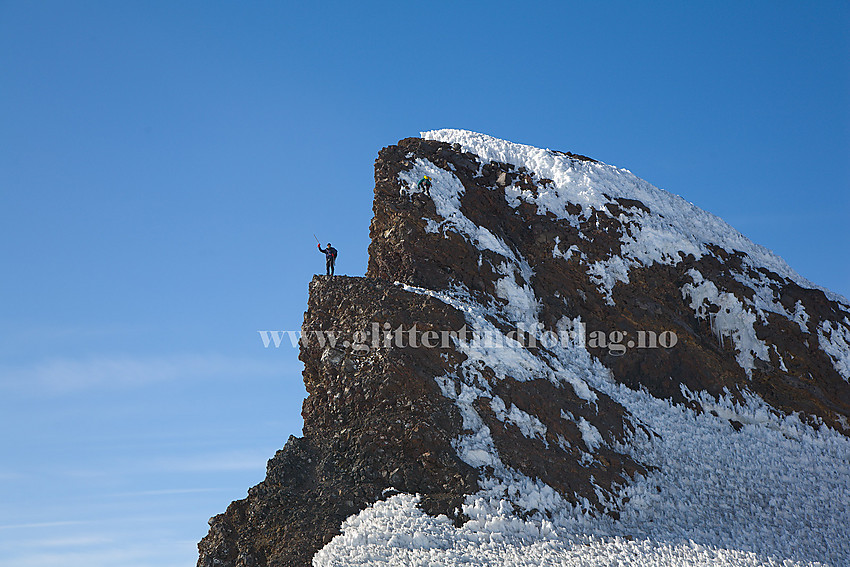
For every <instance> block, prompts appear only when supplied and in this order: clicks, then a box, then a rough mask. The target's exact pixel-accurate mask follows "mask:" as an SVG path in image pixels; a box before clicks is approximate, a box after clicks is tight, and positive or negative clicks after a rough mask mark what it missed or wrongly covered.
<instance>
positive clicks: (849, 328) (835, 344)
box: [818, 318, 850, 381]
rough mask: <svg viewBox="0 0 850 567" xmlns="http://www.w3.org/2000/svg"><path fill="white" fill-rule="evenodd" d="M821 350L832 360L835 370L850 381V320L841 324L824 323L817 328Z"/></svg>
mask: <svg viewBox="0 0 850 567" xmlns="http://www.w3.org/2000/svg"><path fill="white" fill-rule="evenodd" d="M818 338H819V339H820V346H821V348H822V349H823V350H824V351H825V352H826V353H827V354H828V355H829V356H830V358H832V364H833V365H834V366H835V370H836V371H838V373H839V374H841V376H842V377H843V378H844V379H845V380H848V381H850V320H848V319H846V318H845V319H844V322H843V323H834V324H833V323H830V322H828V321H824V322H823V323H821V326H820V327H819V328H818Z"/></svg>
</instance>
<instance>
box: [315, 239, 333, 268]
mask: <svg viewBox="0 0 850 567" xmlns="http://www.w3.org/2000/svg"><path fill="white" fill-rule="evenodd" d="M316 246H318V247H319V252H322V253H323V254H324V255H325V264H326V268H327V270H328V275H329V276H332V275H334V262H336V248H334V247H333V246H331V243H330V242H328V247H327V248H325V249H322V245H321V244H316Z"/></svg>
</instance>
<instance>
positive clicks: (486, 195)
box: [198, 130, 850, 567]
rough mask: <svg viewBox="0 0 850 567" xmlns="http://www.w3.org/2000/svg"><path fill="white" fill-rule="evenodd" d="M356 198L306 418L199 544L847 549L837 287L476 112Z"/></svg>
mask: <svg viewBox="0 0 850 567" xmlns="http://www.w3.org/2000/svg"><path fill="white" fill-rule="evenodd" d="M425 175H427V176H429V177H430V178H431V179H432V187H431V189H430V192H429V193H427V194H426V193H425V192H423V191H422V190H421V189H420V188H418V187H417V184H418V182H419V180H420V179H422V178H423V176H425ZM373 210H374V218H373V219H372V224H371V229H370V232H371V240H372V241H371V245H370V247H369V267H368V270H367V274H366V277H344V276H338V277H333V278H327V277H324V276H316V277H315V278H314V279H313V281H312V282H311V284H310V298H309V303H308V306H307V311H306V313H305V316H304V324H303V327H302V333H303V336H302V346H301V352H300V359H301V360H302V361H303V363H304V382H305V384H306V387H307V391H308V397H307V399H306V400H305V401H304V406H303V411H302V415H303V418H304V434H303V437H301V438H295V437H291V438H290V439H289V441H288V442H287V443H286V445H285V447H284V448H283V449H282V450H280V451H278V452H277V454H276V455H275V456H274V457H273V458H272V459H271V460H270V461H269V463H268V467H267V475H266V479H265V480H264V481H263V482H261V483H260V484H259V485H257V486H255V487H253V488H251V489H250V490H249V492H248V497H247V498H245V499H244V500H239V501H236V502H233V503H232V504H231V505H230V506H229V507H228V509H227V511H226V512H225V513H223V514H221V515H218V516H216V517H214V518H212V519H211V520H210V531H209V534H208V535H207V536H206V537H205V538H204V539H203V540H202V541H201V543H200V544H199V550H200V558H199V560H198V565H199V566H200V567H212V566H234V567H235V566H239V567H242V566H246V567H247V566H289V565H310V564H311V562H313V563H314V564H316V565H346V564H363V563H367V562H368V561H366V559H368V558H375V557H380V558H383V559H382V560H384V559H386V560H387V561H390V562H392V561H393V560H395V561H398V562H399V563H402V564H416V565H418V564H420V563H417V561H418V559H417V558H419V557H426V555H427V557H429V558H431V559H428V560H429V561H430V560H432V559H433V558H435V557H436V558H437V559H434V561H435V563H436V564H453V563H452V561H453V560H454V559H452V558H460V559H458V561H461V559H463V558H464V557H466V558H469V557H472V556H474V554H475V553H478V552H479V551H480V550H481V549H484V548H485V547H486V546H483V544H481V543H480V541H482V540H481V537H483V536H481V534H487V538H489V539H486V541H487V542H490V543H492V542H493V541H495V540H494V538H496V539H498V541H499V542H501V543H500V544H499V545H500V546H501V547H500V548H499V549H502V548H504V549H508V548H510V549H514V548H516V549H525V550H526V551H527V553H526V555H527V556H528V557H532V555H533V549H536V548H533V546H535V545H537V544H538V543H537V542H539V541H543V540H545V541H548V542H550V543H551V544H552V546H554V547H552V546H550V548H549V551H548V552H547V553H549V555H548V557H554V556H557V553H561V551H558V549H561V547H563V549H567V547H564V546H568V543H565V542H574V538H576V537H579V536H580V537H585V538H586V537H598V538H608V539H607V540H604V541H617V542H619V543H618V544H617V545H632V544H630V543H623V542H632V541H644V542H651V545H652V546H654V547H652V549H660V548H661V547H659V546H662V547H663V546H666V547H664V549H665V550H667V549H668V548H669V549H674V548H676V546H678V545H679V544H680V543H681V542H690V543H691V544H694V545H697V544H698V545H702V546H705V548H706V549H709V550H713V551H710V553H714V554H715V555H713V556H712V557H714V558H715V559H716V558H717V557H720V556H721V555H722V554H723V553H732V554H745V555H746V557H749V558H755V559H754V561H756V562H755V563H753V564H760V563H758V561H762V560H764V561H768V560H773V559H781V560H789V561H799V562H802V563H804V564H807V563H806V562H810V561H820V562H823V563H826V564H836V565H838V564H842V563H846V562H848V561H850V532H848V528H847V527H846V525H845V524H846V517H850V441H848V436H850V421H848V418H850V382H848V380H850V303H848V301H847V300H846V299H845V298H843V297H841V296H839V295H837V294H834V293H831V292H830V291H828V290H825V289H822V288H819V287H818V286H816V285H814V284H812V283H810V282H808V281H806V280H805V279H804V278H802V277H800V276H799V275H798V274H797V273H796V272H794V271H793V270H792V269H791V268H790V267H788V266H787V264H786V263H785V262H784V261H782V260H781V259H780V258H778V257H777V256H775V255H774V254H772V253H771V252H770V251H768V250H766V249H765V248H763V247H761V246H758V245H756V244H754V243H752V242H751V241H749V240H748V239H746V238H745V237H744V236H742V235H741V234H740V233H738V232H737V231H735V230H734V229H733V228H732V227H730V226H729V225H727V224H726V223H725V222H723V221H722V220H720V219H718V218H717V217H715V216H713V215H711V214H709V213H707V212H705V211H702V210H700V209H698V208H697V207H695V206H693V205H692V204H690V203H688V202H686V201H684V200H683V199H681V198H679V197H677V196H675V195H672V194H670V193H667V192H665V191H662V190H660V189H658V188H656V187H653V186H652V185H650V184H649V183H647V182H645V181H643V180H641V179H639V178H637V177H635V176H634V175H633V174H631V173H630V172H628V171H626V170H622V169H618V168H615V167H612V166H608V165H605V164H602V163H599V162H597V161H595V160H593V159H591V158H588V157H585V156H581V155H577V154H572V153H569V152H566V153H565V152H558V151H552V150H544V149H538V148H532V147H529V146H523V145H519V144H512V143H510V142H506V141H503V140H497V139H494V138H491V137H488V136H484V135H481V134H474V133H471V132H465V131H459V130H441V131H434V132H428V133H424V134H423V135H422V137H421V138H408V139H405V140H401V141H400V142H399V143H398V144H397V145H393V146H389V147H386V148H384V149H383V150H381V152H380V153H379V155H378V159H377V160H376V162H375V196H374V207H373ZM824 487H826V488H824ZM408 504H409V505H408ZM442 516H444V517H442ZM841 518H844V520H841ZM401 519H405V521H404V522H402V521H401ZM370 522H371V523H370ZM382 522H383V523H382ZM414 524H416V525H419V524H422V525H427V526H431V527H430V528H428V530H431V531H427V530H426V529H425V528H416V530H414V529H413V528H410V527H409V526H412V525H414ZM366 526H368V529H367V527H366ZM381 526H383V528H382V527H381ZM388 526H389V527H388ZM404 526H408V527H404ZM384 528H386V529H385V530H384V531H385V532H386V534H388V535H387V536H386V539H384V540H382V539H381V537H382V536H381V535H380V534H382V533H384V532H383V531H382V530H383V529H384ZM358 530H359V531H358ZM405 530H408V531H410V534H408V535H405V533H406V532H405ZM411 530H413V531H411ZM417 530H418V531H417ZM426 533H429V534H432V535H427V536H426V535H423V534H426ZM340 534H342V535H340ZM416 534H419V535H416ZM434 534H442V535H434ZM457 534H460V535H457ZM470 534H474V537H473V535H470ZM496 534H498V535H496ZM337 536H339V537H337ZM506 537H507V538H508V539H509V540H510V541H507V540H505V539H504V538H506ZM405 538H406V539H405ZM464 538H465V539H464ZM470 538H472V539H470ZM510 538H514V539H512V540H511V539H510ZM570 538H573V539H570ZM611 538H613V539H611ZM622 538H625V539H622ZM473 540H474V541H475V542H478V543H475V544H474V545H472V547H469V546H468V542H469V541H473ZM459 541H463V542H466V543H464V545H466V546H467V547H463V549H461V548H460V547H458V546H459V545H460V544H458V543H457V542H459ZM594 541H595V540H594ZM600 541H602V540H600ZM552 542H554V543H552ZM556 544H557V545H556ZM569 545H572V544H569ZM585 545H590V544H587V542H585ZM606 545H607V544H606ZM476 546H477V547H476ZM510 546H514V547H513V548H511V547H510ZM523 546H525V547H523ZM528 546H532V547H528ZM557 546H561V547H557ZM671 546H672V547H671ZM532 548H533V549H532ZM556 548H557V549H556ZM470 549H477V550H479V551H470ZM487 549H489V548H487ZM689 549H690V548H689ZM426 552H427V553H426ZM489 552H490V551H487V553H489ZM481 553H484V552H483V551H481ZM493 553H496V552H495V551H494V552H493ZM499 553H501V552H499ZM505 553H507V552H505ZM563 553H567V551H564V552H563ZM570 553H572V551H570ZM664 553H667V551H665V552H664ZM707 553H708V552H707ZM435 554H436V555H435ZM441 554H442V555H441ZM453 554H454V555H453ZM464 554H466V555H464ZM470 554H473V555H470ZM553 554H554V555H553ZM717 554H721V555H717ZM747 554H749V555H747ZM522 555H523V554H519V555H518V556H522ZM482 557H483V556H482ZM559 557H560V556H559ZM564 557H566V555H564ZM723 557H725V556H723ZM735 557H737V555H736V556H735ZM364 558H366V559H364ZM765 558H766V559H765ZM422 561H423V562H422V563H421V564H423V565H427V564H428V563H427V562H425V559H423V560H422ZM487 561H490V562H491V563H492V562H493V561H496V560H492V559H488V560H487ZM564 561H565V562H564V563H563V564H565V565H567V564H571V563H567V562H566V560H564ZM458 564H460V563H458ZM514 564H519V563H514ZM535 564H540V562H539V561H538V562H537V563H535ZM555 564H558V563H555Z"/></svg>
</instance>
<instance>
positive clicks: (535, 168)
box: [417, 129, 850, 305]
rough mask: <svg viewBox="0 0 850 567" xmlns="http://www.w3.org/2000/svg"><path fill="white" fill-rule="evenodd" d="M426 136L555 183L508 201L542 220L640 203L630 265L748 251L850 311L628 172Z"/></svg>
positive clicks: (461, 133)
mask: <svg viewBox="0 0 850 567" xmlns="http://www.w3.org/2000/svg"><path fill="white" fill-rule="evenodd" d="M421 136H422V137H423V138H425V139H429V140H439V141H442V142H447V143H449V144H459V145H460V146H461V148H463V149H464V150H465V151H469V152H472V153H474V154H476V155H478V156H479V157H480V158H482V159H483V160H488V161H499V162H503V163H509V164H512V165H515V166H517V167H524V168H526V169H528V170H529V171H532V172H534V173H535V174H536V175H537V176H538V177H539V178H544V179H549V180H552V183H551V184H549V185H547V186H546V187H547V188H548V189H547V190H543V191H539V192H538V193H537V195H534V194H532V193H531V192H521V191H517V190H514V191H513V192H512V194H511V195H509V197H510V201H511V202H514V203H517V202H518V200H519V199H522V200H524V201H526V202H529V203H532V204H535V205H537V207H538V213H539V214H545V212H551V213H553V214H554V215H555V216H556V217H559V218H564V219H567V220H574V219H571V216H570V215H569V213H568V212H567V211H566V209H565V205H566V204H567V203H576V204H579V205H583V206H587V207H590V208H592V209H601V208H602V207H604V206H605V205H606V204H608V203H611V202H612V198H625V199H634V200H637V201H640V202H641V203H643V204H644V205H645V206H647V207H648V208H649V210H650V213H646V212H638V213H636V214H637V215H638V220H639V222H638V233H637V234H632V235H631V236H628V235H627V236H626V237H625V238H624V239H623V245H624V246H623V254H622V257H623V261H624V262H625V263H626V265H627V266H637V265H649V264H652V263H654V262H658V263H670V262H673V261H676V260H678V259H679V257H680V256H679V253H680V252H681V253H683V254H685V255H687V254H693V255H694V256H695V257H697V258H699V257H700V256H702V255H704V254H707V253H708V248H707V245H708V244H713V245H718V246H720V247H721V248H723V249H725V250H726V251H727V252H729V253H730V254H731V253H734V252H735V251H741V252H744V253H746V254H747V256H748V257H749V261H750V262H751V264H752V265H754V266H759V267H763V268H767V269H769V270H771V271H773V272H775V273H777V274H779V275H780V276H782V277H786V278H788V279H790V280H792V281H794V282H797V283H798V284H799V285H801V286H802V287H806V288H816V289H821V290H822V291H823V292H824V293H825V294H826V295H827V297H829V298H831V299H833V300H835V301H840V302H842V303H843V304H844V305H850V302H848V301H847V299H846V298H844V297H843V296H841V295H839V294H836V293H834V292H832V291H830V290H828V289H825V288H822V287H820V286H817V285H815V284H813V283H812V282H810V281H808V280H807V279H805V278H803V277H802V276H800V275H799V274H798V273H797V272H796V271H794V270H793V269H792V268H791V267H790V266H788V264H787V263H786V262H785V261H784V260H783V259H782V258H780V257H779V256H777V255H776V254H774V253H773V252H771V251H770V250H768V249H767V248H765V247H764V246H760V245H758V244H755V243H754V242H752V241H751V240H750V239H748V238H747V237H745V236H744V235H743V234H741V233H740V232H738V231H737V230H735V229H734V228H733V227H732V226H730V225H729V224H728V223H726V222H725V221H724V220H722V219H721V218H719V217H717V216H715V215H713V214H711V213H709V212H707V211H704V210H702V209H700V208H699V207H697V206H695V205H694V204H692V203H689V202H688V201H685V200H684V199H682V198H681V197H679V196H678V195H673V194H672V193H669V192H667V191H664V190H662V189H659V188H657V187H655V186H654V185H652V184H650V183H648V182H646V181H644V180H643V179H640V178H639V177H637V176H635V175H634V174H633V173H632V172H630V171H628V170H626V169H621V168H617V167H614V166H610V165H606V164H603V163H599V162H594V161H581V160H576V159H574V158H571V157H570V156H567V155H563V154H560V153H556V152H552V151H551V150H547V149H541V148H535V147H533V146H527V145H523V144H517V143H514V142H508V141H506V140H500V139H497V138H494V137H492V136H488V135H486V134H479V133H475V132H469V131H465V130H452V129H444V130H431V131H429V132H422V134H421ZM437 169H439V168H437ZM420 179H421V177H420ZM417 182H418V179H417ZM626 271H627V270H626ZM615 273H616V274H617V276H616V278H615V279H621V278H622V277H623V275H624V274H623V273H622V268H619V267H618V270H617V271H616V272H615ZM621 281H622V280H621ZM603 284H604V285H606V286H607V285H610V284H611V282H610V281H604V282H603Z"/></svg>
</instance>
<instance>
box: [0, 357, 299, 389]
mask: <svg viewBox="0 0 850 567" xmlns="http://www.w3.org/2000/svg"><path fill="white" fill-rule="evenodd" d="M291 367H292V364H291V363H289V362H287V361H283V360H281V359H277V360H258V359H252V358H238V357H226V356H221V355H197V354H192V355H175V356H151V357H130V356H95V357H89V358H84V359H71V358H59V359H53V360H47V361H43V362H39V363H35V364H31V365H21V366H8V365H7V366H0V388H2V389H4V390H13V391H16V392H27V393H41V394H54V395H56V394H65V393H71V392H77V391H81V390H87V389H93V388H110V389H121V388H133V387H140V386H145V385H147V384H151V383H157V382H167V381H174V380H212V379H222V378H231V377H232V378H233V379H239V380H244V379H247V378H252V377H269V376H280V375H282V374H283V373H285V372H287V371H288V370H290V368H291Z"/></svg>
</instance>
